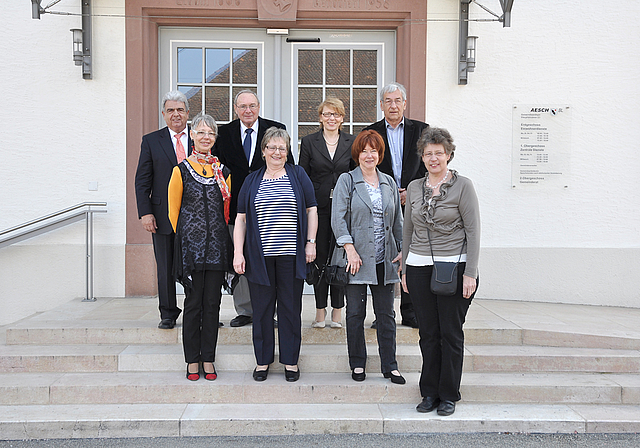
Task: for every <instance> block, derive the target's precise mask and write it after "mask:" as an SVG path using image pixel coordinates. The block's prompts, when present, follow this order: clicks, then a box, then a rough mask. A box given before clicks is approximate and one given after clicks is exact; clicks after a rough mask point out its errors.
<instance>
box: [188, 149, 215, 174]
mask: <svg viewBox="0 0 640 448" xmlns="http://www.w3.org/2000/svg"><path fill="white" fill-rule="evenodd" d="M191 155H192V156H193V158H194V159H195V162H196V163H197V164H198V165H200V167H201V168H202V175H203V176H206V175H207V170H206V169H205V168H204V167H205V166H207V165H208V164H210V163H211V161H210V159H211V157H212V156H211V155H210V154H205V153H201V152H198V151H193V152H192V153H191Z"/></svg>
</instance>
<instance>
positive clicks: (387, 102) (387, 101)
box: [384, 98, 404, 106]
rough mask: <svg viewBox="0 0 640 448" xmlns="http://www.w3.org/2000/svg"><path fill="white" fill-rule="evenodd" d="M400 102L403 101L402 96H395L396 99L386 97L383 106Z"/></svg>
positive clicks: (399, 103)
mask: <svg viewBox="0 0 640 448" xmlns="http://www.w3.org/2000/svg"><path fill="white" fill-rule="evenodd" d="M402 103H404V100H403V99H402V98H396V99H391V98H387V99H386V100H384V105H385V106H391V105H392V104H395V105H397V106H399V105H401V104H402Z"/></svg>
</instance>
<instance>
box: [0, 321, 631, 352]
mask: <svg viewBox="0 0 640 448" xmlns="http://www.w3.org/2000/svg"><path fill="white" fill-rule="evenodd" d="M309 326H310V323H308V322H305V323H304V327H303V329H302V340H303V344H346V332H345V329H344V328H329V327H326V328H323V329H317V328H309ZM277 337H278V335H277V332H276V340H277ZM365 338H366V341H367V343H369V344H372V343H375V342H376V331H375V330H373V329H371V328H365ZM418 339H419V337H418V330H416V329H413V328H409V327H405V326H403V325H400V324H398V326H397V334H396V343H397V344H398V345H402V344H417V343H418ZM465 340H466V342H467V344H470V345H534V346H535V345H542V346H553V347H582V348H614V349H621V350H625V349H626V350H640V339H636V338H631V337H623V336H607V335H596V334H577V333H572V332H563V331H551V330H549V331H543V330H532V329H520V328H500V327H497V328H485V327H475V326H474V324H473V323H471V324H467V325H465ZM181 341H182V327H181V326H177V327H176V328H174V329H172V330H160V329H158V328H157V323H156V322H155V321H154V322H138V321H133V322H128V321H124V322H123V321H95V322H91V325H89V323H87V322H78V321H74V322H59V321H45V322H21V323H20V324H19V325H16V326H13V327H9V328H7V329H6V343H7V344H8V345H71V344H111V345H113V344H175V343H181ZM218 343H219V344H220V345H223V344H224V345H232V344H249V345H250V344H251V325H248V326H245V327H240V328H231V327H229V326H225V327H222V328H220V330H219V334H218Z"/></svg>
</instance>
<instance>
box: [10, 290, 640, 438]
mask: <svg viewBox="0 0 640 448" xmlns="http://www.w3.org/2000/svg"><path fill="white" fill-rule="evenodd" d="M396 302H397V301H396ZM156 305H157V299H155V298H135V299H99V300H98V301H97V302H95V303H83V302H81V301H80V300H75V301H72V302H70V303H68V304H67V305H65V306H63V307H60V308H58V309H56V310H53V311H49V312H46V313H42V314H39V315H35V316H32V317H30V318H28V319H25V320H23V321H20V322H17V323H14V324H12V325H8V326H6V327H4V328H2V332H1V333H0V334H2V336H3V337H4V340H3V344H2V345H0V439H29V438H62V437H64V438H76V437H160V436H174V437H175V436H196V435H277V434H320V433H430V432H487V431H488V432H639V431H640V325H638V324H640V310H638V309H623V308H607V307H589V306H578V305H561V304H540V303H527V302H512V301H492V300H482V299H476V300H475V301H474V303H473V304H472V306H471V308H470V311H469V316H468V319H467V324H466V325H465V334H466V353H465V361H464V375H463V378H462V390H461V393H462V401H461V402H460V403H459V404H458V406H457V409H456V413H455V414H454V415H453V416H450V417H439V416H438V415H437V414H436V413H435V412H433V413H430V414H420V413H418V412H416V411H415V405H416V404H417V403H419V402H420V394H419V391H418V386H417V384H418V377H419V371H420V367H421V364H422V358H421V356H420V350H419V348H418V345H417V341H418V334H417V330H414V329H411V328H408V327H404V326H400V325H399V326H398V331H397V344H398V345H397V358H398V364H399V367H400V371H401V372H402V373H403V374H404V376H405V377H406V378H407V385H404V386H400V385H395V384H392V383H391V382H390V381H389V380H386V379H384V378H382V375H381V374H380V373H379V358H378V355H377V346H376V343H375V330H372V329H369V328H368V326H369V325H367V330H366V337H367V340H368V342H369V344H371V345H369V347H368V353H369V361H368V368H367V380H366V381H364V382H363V383H357V382H354V381H352V380H351V377H350V370H349V367H348V360H347V349H346V334H345V331H344V329H333V328H324V329H312V328H310V324H311V321H312V319H313V316H314V304H313V297H312V296H305V298H304V305H303V327H304V328H303V345H302V350H301V357H300V363H299V365H300V369H301V372H302V375H301V379H300V380H299V381H298V382H296V383H287V382H286V381H285V380H284V374H283V367H282V366H280V365H279V364H278V363H277V362H276V364H274V365H272V366H271V370H270V375H269V378H268V379H267V381H265V382H264V383H257V382H255V381H253V379H252V376H251V372H252V370H253V367H254V366H255V359H254V356H253V349H252V346H251V327H250V326H248V327H243V328H230V327H228V326H225V327H223V328H221V329H220V336H219V342H218V351H217V359H216V369H217V371H218V379H217V380H216V381H213V382H209V381H205V380H204V379H201V380H200V381H198V382H190V381H187V380H186V379H185V373H184V372H185V364H184V359H183V354H182V345H181V327H180V326H178V327H176V328H175V329H173V330H159V329H157V328H156V325H157V322H158V318H157V310H156ZM234 315H235V313H234V312H233V309H232V304H231V298H230V297H228V296H225V297H224V299H223V308H222V310H221V319H222V320H223V321H224V322H226V323H228V321H229V320H230V319H231V318H233V317H234ZM368 316H369V318H368V321H367V322H368V323H369V324H370V320H371V318H372V316H373V313H372V311H370V312H369V313H368ZM276 359H277V355H276Z"/></svg>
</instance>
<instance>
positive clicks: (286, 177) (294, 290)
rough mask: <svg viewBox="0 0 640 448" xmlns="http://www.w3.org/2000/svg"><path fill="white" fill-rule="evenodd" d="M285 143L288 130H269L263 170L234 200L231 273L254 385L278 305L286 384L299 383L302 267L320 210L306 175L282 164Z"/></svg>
mask: <svg viewBox="0 0 640 448" xmlns="http://www.w3.org/2000/svg"><path fill="white" fill-rule="evenodd" d="M289 145H290V138H289V134H287V131H285V130H284V129H278V128H269V129H268V130H267V132H266V133H265V135H264V138H263V140H262V145H261V146H262V157H263V158H264V159H265V163H266V165H265V167H264V168H262V169H260V170H258V171H254V172H253V173H251V174H250V175H249V176H248V177H247V178H246V179H245V181H244V183H243V184H242V188H241V189H240V193H239V194H238V214H237V216H236V223H235V229H234V233H233V239H234V255H233V268H234V269H235V271H236V272H237V273H238V274H244V275H245V276H246V277H247V280H248V281H249V291H250V293H251V305H252V306H253V349H254V352H255V356H256V363H257V366H256V368H255V370H254V371H253V378H254V379H255V380H256V381H264V380H266V379H267V375H268V374H269V365H270V364H271V363H273V361H274V350H275V335H274V323H273V315H274V313H275V310H276V303H277V307H278V339H279V344H280V345H279V347H280V359H279V360H280V363H281V364H283V365H284V373H285V378H286V380H287V381H297V380H298V379H299V378H300V369H299V368H298V358H299V356H300V343H301V340H302V319H301V313H302V289H303V287H304V279H305V277H306V264H307V263H310V262H312V261H313V260H315V258H316V247H315V244H316V240H315V238H316V232H317V230H318V211H317V203H316V198H315V194H314V191H313V184H312V183H311V180H310V179H309V176H307V173H306V172H305V171H304V169H302V168H301V167H299V166H295V165H290V164H287V163H286V161H287V154H288V153H289Z"/></svg>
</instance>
